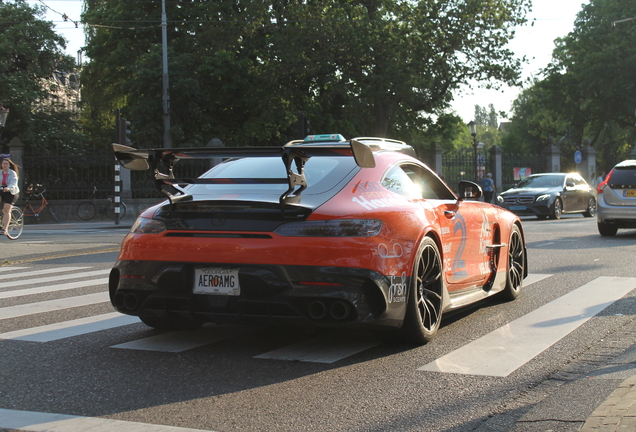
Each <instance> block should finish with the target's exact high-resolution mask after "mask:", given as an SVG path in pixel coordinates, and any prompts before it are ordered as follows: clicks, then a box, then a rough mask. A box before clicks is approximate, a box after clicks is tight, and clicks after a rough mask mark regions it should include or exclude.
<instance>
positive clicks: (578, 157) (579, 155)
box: [574, 150, 583, 164]
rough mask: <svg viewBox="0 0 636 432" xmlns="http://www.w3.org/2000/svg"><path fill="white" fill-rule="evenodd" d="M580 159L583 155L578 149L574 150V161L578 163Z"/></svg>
mask: <svg viewBox="0 0 636 432" xmlns="http://www.w3.org/2000/svg"><path fill="white" fill-rule="evenodd" d="M582 160H583V155H582V154H581V152H580V151H578V150H577V151H575V152H574V162H575V163H577V164H580V163H581V161H582Z"/></svg>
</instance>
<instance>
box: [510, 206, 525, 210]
mask: <svg viewBox="0 0 636 432" xmlns="http://www.w3.org/2000/svg"><path fill="white" fill-rule="evenodd" d="M525 209H526V206H510V210H525Z"/></svg>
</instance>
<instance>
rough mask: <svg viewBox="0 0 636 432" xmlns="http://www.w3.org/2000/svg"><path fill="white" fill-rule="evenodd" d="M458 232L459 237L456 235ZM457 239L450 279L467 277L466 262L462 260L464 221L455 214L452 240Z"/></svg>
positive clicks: (464, 234) (464, 246) (464, 247)
mask: <svg viewBox="0 0 636 432" xmlns="http://www.w3.org/2000/svg"><path fill="white" fill-rule="evenodd" d="M458 232H460V235H458ZM458 237H459V245H458V246H457V250H456V251H455V255H454V256H453V263H452V265H451V269H452V270H453V272H452V278H453V279H455V277H456V276H462V277H465V276H468V270H467V269H466V261H465V260H464V250H465V249H466V237H467V234H466V221H465V220H464V217H463V216H462V215H461V214H460V213H459V212H457V214H456V215H455V224H454V225H453V238H454V239H457V238H458Z"/></svg>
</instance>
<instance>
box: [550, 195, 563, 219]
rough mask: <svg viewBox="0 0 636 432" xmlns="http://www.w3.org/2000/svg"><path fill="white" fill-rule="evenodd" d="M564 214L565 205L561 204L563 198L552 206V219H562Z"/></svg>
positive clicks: (556, 200)
mask: <svg viewBox="0 0 636 432" xmlns="http://www.w3.org/2000/svg"><path fill="white" fill-rule="evenodd" d="M562 214H563V203H562V202H561V198H557V199H555V200H554V204H552V211H551V212H550V219H561V215H562Z"/></svg>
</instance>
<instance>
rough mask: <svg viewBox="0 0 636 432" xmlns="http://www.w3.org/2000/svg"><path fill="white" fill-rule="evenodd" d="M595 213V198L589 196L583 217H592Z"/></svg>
mask: <svg viewBox="0 0 636 432" xmlns="http://www.w3.org/2000/svg"><path fill="white" fill-rule="evenodd" d="M595 214H596V200H595V199H594V198H590V199H589V200H588V202H587V210H585V213H583V216H585V217H594V215H595Z"/></svg>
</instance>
